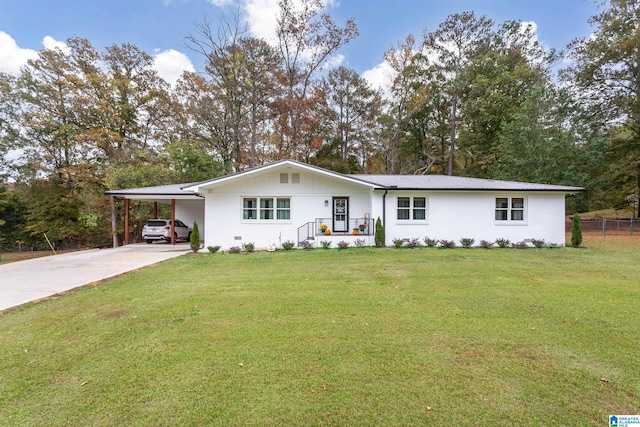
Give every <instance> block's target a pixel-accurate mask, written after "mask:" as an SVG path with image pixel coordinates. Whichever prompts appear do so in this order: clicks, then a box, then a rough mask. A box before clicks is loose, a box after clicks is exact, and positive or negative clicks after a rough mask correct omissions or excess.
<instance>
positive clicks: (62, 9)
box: [0, 0, 597, 86]
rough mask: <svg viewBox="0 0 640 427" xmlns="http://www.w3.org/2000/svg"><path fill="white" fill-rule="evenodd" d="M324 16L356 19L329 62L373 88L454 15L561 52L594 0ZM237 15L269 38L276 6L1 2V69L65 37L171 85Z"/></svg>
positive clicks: (423, 2)
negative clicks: (144, 68) (191, 45)
mask: <svg viewBox="0 0 640 427" xmlns="http://www.w3.org/2000/svg"><path fill="white" fill-rule="evenodd" d="M323 2H324V4H325V12H327V13H328V14H329V15H330V16H331V17H332V18H333V20H334V21H335V22H336V23H337V24H339V25H341V26H342V25H344V23H345V21H346V20H347V19H349V18H354V19H355V22H356V25H357V26H358V29H359V32H360V35H359V37H358V38H356V39H355V40H353V41H352V42H351V43H350V44H349V45H347V46H346V47H344V48H343V49H341V51H340V52H339V54H338V55H337V56H336V57H334V58H332V63H333V64H336V65H337V64H340V65H344V66H346V67H348V68H352V69H354V70H355V71H356V72H358V73H359V74H361V75H362V76H364V77H365V78H367V79H368V80H369V81H370V82H371V83H372V84H373V85H374V86H381V85H383V83H382V80H384V74H385V71H384V70H385V67H384V64H383V54H384V52H385V51H386V50H388V49H389V48H390V47H391V46H392V45H395V44H396V43H397V42H399V41H401V40H404V39H405V38H406V36H407V35H409V34H414V35H415V36H416V38H417V39H419V38H420V35H421V34H422V33H423V32H424V31H425V30H426V31H433V30H435V29H436V28H437V27H438V25H439V24H440V23H441V22H443V21H444V20H445V19H446V18H447V16H449V15H451V14H453V13H460V12H464V11H471V10H472V11H474V12H475V13H476V16H480V15H486V16H487V17H488V18H491V19H492V20H494V21H495V22H497V23H502V22H504V21H507V20H521V21H525V22H532V23H533V24H534V25H535V28H536V34H537V37H538V41H539V42H540V43H541V44H542V45H544V46H545V47H550V48H555V49H558V50H562V49H564V48H565V47H566V45H567V43H569V42H570V41H571V40H572V39H574V38H576V37H587V36H589V35H590V34H591V33H592V31H593V29H592V28H591V27H590V25H589V24H588V18H589V17H590V16H592V15H594V14H596V13H597V8H596V5H595V1H594V0H323ZM237 12H239V13H240V15H241V16H242V19H243V20H245V22H246V25H247V26H248V28H249V29H250V35H253V36H256V37H261V38H264V39H266V40H267V41H269V40H272V39H273V37H274V28H275V16H276V12H277V0H109V1H105V0H56V1H51V0H0V71H3V72H8V73H12V74H16V73H17V72H18V70H19V69H20V67H21V66H22V65H24V64H25V63H26V61H27V60H28V59H29V58H33V57H34V56H36V54H37V51H38V50H40V49H43V48H54V47H60V48H64V41H65V40H66V39H67V38H69V37H74V36H75V37H82V38H86V39H88V40H89V41H90V42H91V44H92V45H93V46H94V47H96V48H97V49H100V50H102V49H104V48H105V47H106V46H109V45H112V44H121V43H131V44H134V45H136V46H138V47H139V48H140V49H142V50H144V51H145V52H147V53H148V54H150V55H152V56H153V57H154V58H155V65H156V68H157V69H158V72H159V73H160V75H161V76H162V77H164V78H165V79H166V80H167V81H169V82H174V81H175V80H176V79H177V78H178V76H179V75H180V73H181V72H182V71H183V70H189V71H194V70H195V71H199V70H201V69H202V63H203V58H202V57H199V56H198V55H197V54H195V53H194V52H192V51H190V50H189V49H188V47H187V46H186V43H185V37H186V36H187V35H188V34H189V33H195V32H196V25H197V24H198V23H201V22H202V21H203V19H204V18H205V17H206V18H207V19H208V20H209V21H210V22H212V23H217V22H219V19H220V16H221V13H224V14H225V15H226V16H228V17H231V16H234V15H235V14H236V13H237Z"/></svg>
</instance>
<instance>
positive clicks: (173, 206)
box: [171, 199, 176, 245]
mask: <svg viewBox="0 0 640 427" xmlns="http://www.w3.org/2000/svg"><path fill="white" fill-rule="evenodd" d="M171 244H172V245H175V244H176V199H171Z"/></svg>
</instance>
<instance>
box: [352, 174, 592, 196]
mask: <svg viewBox="0 0 640 427" xmlns="http://www.w3.org/2000/svg"><path fill="white" fill-rule="evenodd" d="M348 176H352V177H354V178H356V179H359V180H362V181H365V182H369V183H372V184H375V185H377V186H379V187H380V188H383V189H390V188H397V189H401V190H460V191H462V190H465V191H483V190H493V191H560V192H567V193H574V192H578V191H582V190H584V188H581V187H570V186H565V185H549V184H534V183H529V182H516V181H499V180H494V179H480V178H466V177H462V176H447V175H364V174H354V175H348Z"/></svg>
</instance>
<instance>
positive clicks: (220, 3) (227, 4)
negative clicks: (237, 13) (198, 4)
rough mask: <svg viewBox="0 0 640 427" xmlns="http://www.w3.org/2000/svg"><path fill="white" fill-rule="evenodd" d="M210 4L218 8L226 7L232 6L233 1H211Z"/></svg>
mask: <svg viewBox="0 0 640 427" xmlns="http://www.w3.org/2000/svg"><path fill="white" fill-rule="evenodd" d="M209 3H211V4H212V5H214V6H217V7H224V6H230V5H232V4H233V0H209Z"/></svg>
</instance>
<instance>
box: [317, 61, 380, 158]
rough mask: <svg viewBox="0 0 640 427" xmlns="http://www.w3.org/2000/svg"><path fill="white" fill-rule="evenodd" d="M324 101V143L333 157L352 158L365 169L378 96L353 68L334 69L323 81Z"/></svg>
mask: <svg viewBox="0 0 640 427" xmlns="http://www.w3.org/2000/svg"><path fill="white" fill-rule="evenodd" d="M322 87H323V92H324V94H325V96H326V100H327V108H326V110H325V113H324V116H325V119H326V123H327V136H326V137H325V139H326V140H327V143H328V144H329V145H330V146H332V148H333V151H334V154H335V155H336V158H337V159H339V160H340V161H342V162H343V163H344V162H346V161H347V160H348V159H349V157H354V158H355V159H357V160H358V163H360V166H361V167H362V168H364V166H365V164H366V160H367V157H368V154H369V152H370V151H371V146H370V145H371V141H372V140H373V134H372V132H373V130H374V128H375V122H376V121H377V119H378V117H379V114H380V104H381V100H380V96H379V94H378V93H377V92H376V91H374V90H373V89H371V88H370V87H369V84H368V83H367V81H366V80H364V79H363V78H362V77H360V76H359V75H358V73H356V72H355V71H354V70H351V69H348V68H346V67H338V68H335V69H333V70H331V71H329V73H328V74H327V76H326V77H325V78H324V79H323V82H322Z"/></svg>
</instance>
